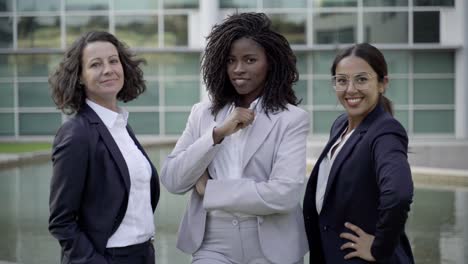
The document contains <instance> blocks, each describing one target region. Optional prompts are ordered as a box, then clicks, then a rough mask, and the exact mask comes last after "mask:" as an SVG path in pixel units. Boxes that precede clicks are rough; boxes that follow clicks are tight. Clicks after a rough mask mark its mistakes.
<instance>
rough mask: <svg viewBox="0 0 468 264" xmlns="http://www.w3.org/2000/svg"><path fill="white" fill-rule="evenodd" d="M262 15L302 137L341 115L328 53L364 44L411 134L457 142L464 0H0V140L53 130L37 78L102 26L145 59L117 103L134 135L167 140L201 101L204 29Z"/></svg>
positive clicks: (44, 89) (465, 110)
mask: <svg viewBox="0 0 468 264" xmlns="http://www.w3.org/2000/svg"><path fill="white" fill-rule="evenodd" d="M249 11H261V12H265V13H267V14H268V15H269V16H270V17H271V19H272V20H273V24H274V27H275V28H276V29H277V30H278V31H279V32H280V33H282V34H284V35H285V36H286V37H287V39H288V40H289V41H290V43H291V44H292V46H293V49H294V51H295V53H296V55H297V57H298V59H299V61H298V68H299V71H300V81H299V82H298V83H297V85H296V86H295V89H296V92H297V95H298V97H300V98H302V99H303V100H302V104H301V106H302V107H303V108H304V109H306V110H307V111H308V112H309V113H310V118H311V130H310V131H311V138H321V137H326V136H327V134H328V131H329V127H330V125H331V122H332V121H333V120H334V118H335V117H336V116H337V115H338V114H339V113H340V112H341V111H342V110H341V108H340V106H339V103H338V102H337V101H336V99H335V96H334V92H333V90H332V88H331V83H330V70H329V69H330V66H331V63H332V59H333V58H334V56H335V54H336V51H337V49H341V48H344V47H346V46H348V45H350V44H352V43H357V42H370V43H373V44H375V45H376V46H377V47H379V48H380V49H382V50H383V51H384V54H385V56H386V58H387V60H388V63H389V68H390V76H389V77H390V80H391V81H390V86H389V89H388V91H387V95H388V96H389V98H390V99H392V100H393V102H394V103H395V108H396V117H397V118H398V119H399V120H400V121H401V122H402V123H403V125H404V126H405V128H406V129H407V130H408V133H409V135H410V137H412V138H423V139H426V138H428V139H434V138H435V139H462V140H466V139H468V106H467V105H468V84H467V82H468V50H467V49H468V32H467V28H466V25H468V3H467V2H466V1H465V0H0V138H4V139H8V138H12V139H21V138H26V137H27V138H31V137H43V136H46V137H48V136H50V137H52V136H53V135H54V134H55V131H56V129H57V128H58V127H59V125H60V124H61V123H62V122H63V121H64V120H66V116H64V115H62V114H61V113H60V112H59V111H58V110H57V109H56V108H55V106H54V104H53V102H52V100H51V99H50V92H49V88H48V83H47V78H48V75H49V73H50V72H51V71H53V70H54V68H55V67H57V64H58V61H59V60H60V58H61V56H62V54H63V52H64V51H65V50H66V48H67V47H68V46H69V45H70V44H71V43H72V41H73V40H75V39H76V38H77V37H78V36H79V35H80V34H81V33H83V32H86V31H89V30H106V31H110V32H112V33H114V34H115V35H116V36H117V37H119V38H120V39H121V40H123V41H125V42H126V43H127V44H128V45H129V46H130V47H131V48H132V49H133V50H134V51H135V52H136V53H137V55H138V56H140V57H143V58H145V59H146V60H147V62H148V63H147V65H146V66H144V74H145V79H146V80H147V84H148V90H147V92H146V93H145V94H144V95H143V96H140V97H139V98H138V100H135V101H133V102H130V103H128V104H126V106H125V107H126V108H127V109H128V110H129V111H130V112H131V118H130V122H131V125H132V126H133V128H134V130H135V131H136V132H137V133H138V134H140V135H152V136H177V135H179V134H180V133H181V132H182V130H183V128H184V127H185V122H186V119H187V117H188V114H189V112H190V109H191V106H192V105H193V104H194V103H196V102H198V101H200V100H201V99H203V98H204V97H205V96H206V93H205V88H204V87H203V84H202V81H201V78H200V58H201V56H202V51H203V47H204V45H205V37H206V35H207V34H208V32H209V31H210V29H211V27H212V26H213V25H214V24H215V23H218V22H220V21H221V20H222V19H223V18H224V17H225V16H227V15H228V14H231V13H233V12H249Z"/></svg>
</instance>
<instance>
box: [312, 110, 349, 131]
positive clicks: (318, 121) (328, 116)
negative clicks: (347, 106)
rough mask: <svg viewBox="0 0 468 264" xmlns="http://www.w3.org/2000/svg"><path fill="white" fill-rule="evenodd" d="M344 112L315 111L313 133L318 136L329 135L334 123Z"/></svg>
mask: <svg viewBox="0 0 468 264" xmlns="http://www.w3.org/2000/svg"><path fill="white" fill-rule="evenodd" d="M341 113H343V111H338V110H336V111H314V113H313V125H314V129H313V133H316V134H327V135H328V134H329V133H330V129H331V126H332V124H333V121H335V119H336V118H337V117H338V116H339V115H340V114H341Z"/></svg>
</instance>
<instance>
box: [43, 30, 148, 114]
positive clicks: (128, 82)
mask: <svg viewBox="0 0 468 264" xmlns="http://www.w3.org/2000/svg"><path fill="white" fill-rule="evenodd" d="M97 41H103V42H110V43H111V44H113V45H114V46H115V48H116V49H117V52H118V53H119V59H120V62H121V63H122V68H123V71H124V84H123V87H122V89H121V90H120V92H119V93H118V94H117V100H119V101H123V102H128V101H131V100H133V99H135V98H137V97H138V95H140V94H141V93H143V92H144V91H145V90H146V84H145V81H144V79H143V71H142V70H141V69H140V66H139V65H140V64H141V63H144V62H145V60H144V59H137V58H135V55H134V54H132V53H131V52H130V50H129V49H128V47H127V46H126V45H125V44H124V43H123V42H121V41H119V40H118V39H117V38H116V37H115V36H114V35H112V34H110V33H108V32H101V31H91V32H88V33H85V34H83V35H82V36H81V37H79V38H78V39H77V40H76V41H75V42H74V43H73V44H72V45H71V46H70V48H69V49H68V50H67V51H66V52H65V55H64V57H63V59H62V61H61V62H60V64H59V66H58V68H57V69H56V70H55V72H54V73H53V74H52V75H51V76H50V77H49V84H50V88H51V90H52V99H53V100H54V102H55V104H56V105H57V108H58V109H60V110H62V111H63V112H64V113H65V114H73V113H75V112H78V111H79V110H80V109H81V107H82V106H83V104H84V102H85V99H86V94H85V87H84V86H83V85H82V84H80V76H81V72H82V68H81V62H82V56H83V50H84V48H85V47H86V45H88V43H92V42H97Z"/></svg>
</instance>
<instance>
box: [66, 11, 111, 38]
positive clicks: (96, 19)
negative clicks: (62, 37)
mask: <svg viewBox="0 0 468 264" xmlns="http://www.w3.org/2000/svg"><path fill="white" fill-rule="evenodd" d="M66 21H67V45H70V44H72V43H73V41H75V40H76V39H77V38H78V37H79V36H81V34H83V33H85V32H88V31H92V30H95V31H109V18H108V17H107V16H67V19H66Z"/></svg>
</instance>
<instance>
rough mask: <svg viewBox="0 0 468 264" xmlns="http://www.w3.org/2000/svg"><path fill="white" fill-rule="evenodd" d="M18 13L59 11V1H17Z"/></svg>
mask: <svg viewBox="0 0 468 264" xmlns="http://www.w3.org/2000/svg"><path fill="white" fill-rule="evenodd" d="M16 3H17V10H18V11H59V10H60V0H41V1H37V0H17V2H16Z"/></svg>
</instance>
